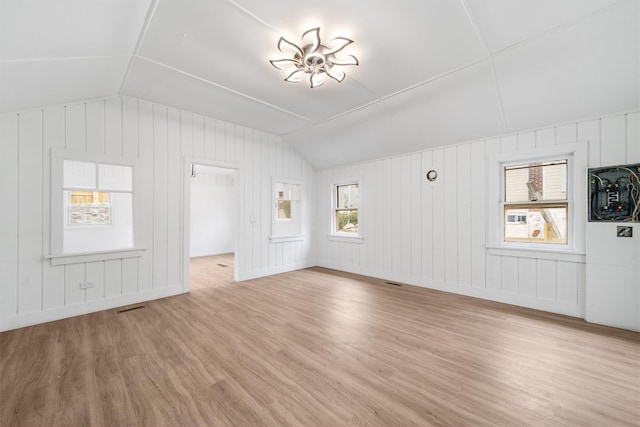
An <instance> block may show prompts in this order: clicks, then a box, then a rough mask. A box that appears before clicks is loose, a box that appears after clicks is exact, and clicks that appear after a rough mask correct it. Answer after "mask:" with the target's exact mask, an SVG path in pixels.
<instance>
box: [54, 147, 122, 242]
mask: <svg viewBox="0 0 640 427" xmlns="http://www.w3.org/2000/svg"><path fill="white" fill-rule="evenodd" d="M62 174H63V178H62V187H63V188H62V190H63V204H62V208H63V215H62V220H63V221H62V222H63V224H64V225H63V231H62V252H63V253H65V254H68V253H86V252H94V251H106V250H114V249H124V248H131V247H133V168H132V167H131V166H123V165H113V164H103V163H96V162H87V161H75V160H67V159H65V160H64V161H63V165H62Z"/></svg>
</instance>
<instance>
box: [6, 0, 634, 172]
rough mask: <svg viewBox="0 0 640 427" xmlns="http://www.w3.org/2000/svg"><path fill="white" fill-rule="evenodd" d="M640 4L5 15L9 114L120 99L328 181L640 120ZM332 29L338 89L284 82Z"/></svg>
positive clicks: (114, 9) (67, 3) (47, 6)
mask: <svg viewBox="0 0 640 427" xmlns="http://www.w3.org/2000/svg"><path fill="white" fill-rule="evenodd" d="M639 2H640V0H455V1H454V0H399V1H396V2H390V1H377V2H372V1H371V0H369V1H367V0H351V1H344V0H324V1H321V2H301V1H295V0H271V1H264V0H262V1H260V0H60V1H55V2H53V1H50V0H0V113H2V112H10V111H19V110H23V109H28V108H33V107H40V106H44V105H50V104H60V103H65V102H72V101H77V100H84V99H90V98H97V97H102V96H109V95H116V94H120V95H124V96H131V97H135V98H140V99H144V100H148V101H152V102H156V103H161V104H164V105H168V106H172V107H176V108H180V109H184V110H187V111H192V112H196V113H200V114H203V115H207V116H211V117H215V118H219V119H222V120H226V121H230V122H234V123H238V124H241V125H244V126H248V127H252V128H255V129H259V130H263V131H266V132H269V133H273V134H277V135H281V136H282V137H283V138H284V139H285V140H286V141H288V142H289V143H290V144H291V145H292V146H293V147H294V148H295V149H296V150H297V151H298V152H299V153H300V154H301V155H302V156H303V157H305V158H306V159H307V160H308V161H309V162H310V163H311V164H312V165H313V166H314V167H316V168H320V169H322V168H327V167H332V166H336V165H341V164H347V163H352V162H357V161H363V160H367V159H372V158H379V157H384V156H389V155H395V154H400V153H405V152H411V151H416V150H420V149H425V148H429V147H434V146H442V145H446V144H451V143H457V142H461V141H464V140H468V139H475V138H482V137H486V136H492V135H497V134H501V133H506V132H514V131H518V130H522V129H528V128H535V127H540V126H545V125H550V124H554V123H558V122H563V121H568V120H573V119H579V118H585V117H593V116H598V115H604V114H608V113H613V112H620V111H625V110H631V109H636V108H638V107H639V106H640V66H639V60H640V32H639V24H640V10H639V9H640V7H639ZM318 26H319V27H320V28H321V32H320V35H321V38H322V40H323V41H324V42H327V44H328V42H329V40H331V39H333V38H334V37H337V36H343V37H348V38H350V39H353V40H354V41H355V42H354V43H353V44H352V45H350V46H348V47H347V48H345V52H347V53H351V54H354V55H355V56H357V57H358V60H359V62H360V65H359V66H349V67H344V68H343V70H344V71H345V72H346V74H347V77H346V79H345V80H344V81H343V82H342V83H338V82H336V81H333V80H328V81H327V82H326V83H325V84H324V85H323V86H321V87H319V88H314V89H311V88H310V87H309V84H308V82H307V81H305V82H303V83H288V82H285V81H283V79H284V77H286V73H285V72H284V71H281V70H277V69H275V68H273V67H272V66H271V65H270V64H269V62H268V61H269V59H277V58H282V57H283V55H282V54H281V53H280V52H279V51H278V49H277V47H276V44H277V41H278V39H279V38H280V36H285V37H286V38H287V39H288V40H290V41H292V42H294V43H300V42H301V36H302V33H304V32H305V31H306V30H308V29H311V28H314V27H318Z"/></svg>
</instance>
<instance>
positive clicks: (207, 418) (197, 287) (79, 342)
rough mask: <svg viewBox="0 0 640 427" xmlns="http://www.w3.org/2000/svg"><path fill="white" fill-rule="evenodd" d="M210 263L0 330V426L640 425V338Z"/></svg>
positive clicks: (396, 290) (422, 296) (311, 272)
mask: <svg viewBox="0 0 640 427" xmlns="http://www.w3.org/2000/svg"><path fill="white" fill-rule="evenodd" d="M209 261H214V262H213V263H211V262H209V263H207V259H197V260H194V264H193V265H192V277H193V278H192V291H191V293H190V294H185V295H180V296H176V297H171V298H165V299H162V300H157V301H152V302H148V303H145V304H144V308H140V309H136V310H131V311H127V312H122V313H118V311H119V310H109V311H104V312H100V313H95V314H90V315H86V316H81V317H76V318H72V319H67V320H62V321H58V322H52V323H48V324H43V325H38V326H34V327H29V328H23V329H19V330H15V331H9V332H4V333H2V334H0V397H1V399H0V405H1V407H0V425H2V426H154V427H155V426H239V425H245V426H345V427H347V426H430V425H450V426H483V425H491V426H527V425H531V426H556V425H559V426H638V425H640V334H637V333H632V332H628V331H621V330H618V329H613V328H606V327H600V326H595V325H589V324H586V323H584V322H582V321H580V320H577V319H571V318H567V317H563V316H556V315H551V314H545V313H541V312H537V311H533V310H527V309H523V308H517V307H511V306H507V305H503V304H498V303H492V302H488V301H482V300H477V299H472V298H467V297H462V296H457V295H451V294H446V293H442V292H437V291H432V290H428V289H422V288H418V287H412V286H406V285H405V286H394V285H390V284H386V283H385V282H384V281H381V280H377V279H371V278H367V277H362V276H356V275H351V274H346V273H338V272H334V271H330V270H325V269H321V268H312V269H307V270H302V271H296V272H292V273H287V274H281V275H277V276H272V277H267V278H262V279H257V280H251V281H247V282H242V283H235V282H233V281H232V277H233V259H232V257H231V258H230V259H226V260H223V261H220V260H216V259H210V260H209ZM198 263H199V264H198ZM218 263H221V264H225V265H227V267H220V266H216V265H215V264H218Z"/></svg>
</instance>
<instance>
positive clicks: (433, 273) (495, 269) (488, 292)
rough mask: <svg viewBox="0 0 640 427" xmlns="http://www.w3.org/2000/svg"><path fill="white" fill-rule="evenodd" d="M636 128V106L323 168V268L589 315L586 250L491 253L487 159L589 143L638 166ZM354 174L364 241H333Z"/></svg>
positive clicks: (602, 158)
mask: <svg viewBox="0 0 640 427" xmlns="http://www.w3.org/2000/svg"><path fill="white" fill-rule="evenodd" d="M639 130H640V114H639V113H637V112H633V113H628V114H618V115H614V116H610V117H604V118H599V119H593V120H591V119H590V120H584V121H578V122H575V123H569V124H565V125H561V126H554V127H549V128H543V129H537V130H533V131H527V132H522V133H517V134H510V135H505V136H502V137H499V138H491V139H486V140H479V141H471V142H467V143H463V144H458V145H456V146H449V147H443V148H437V149H432V150H427V151H423V152H418V153H413V154H408V155H403V156H398V157H393V158H386V159H379V160H375V161H370V162H366V163H360V164H355V165H350V166H345V167H340V168H335V169H329V170H323V171H318V173H317V186H318V187H317V200H318V201H317V205H318V206H324V208H323V209H319V211H318V213H317V219H318V224H317V239H316V245H317V246H316V247H317V262H318V265H320V266H324V267H328V268H334V269H339V270H345V271H350V272H354V273H361V274H367V275H371V276H375V277H380V278H383V279H387V280H392V281H398V282H404V283H409V284H414V285H419V286H426V287H430V288H436V289H442V290H446V291H450V292H456V293H460V294H465V295H471V296H476V297H480V298H486V299H491V300H496V301H502V302H507V303H511V304H517V305H521V306H525V307H532V308H537V309H542V310H547V311H552V312H557V313H563V314H568V315H572V316H578V317H584V292H585V261H584V257H581V259H580V260H571V259H567V258H566V257H560V256H558V257H555V256H554V255H547V256H544V255H540V256H532V255H531V254H526V255H525V256H522V254H519V253H518V252H515V251H514V252H513V253H505V254H500V255H495V254H492V255H490V254H488V253H487V248H486V246H487V244H488V239H487V224H488V221H491V220H492V219H491V218H487V214H486V212H487V203H493V202H494V201H488V200H487V198H488V189H487V174H486V168H487V158H488V157H489V156H491V155H492V154H496V153H506V152H509V151H525V150H532V149H533V150H535V149H536V148H542V147H548V146H551V145H557V144H564V143H569V142H578V141H582V142H585V143H587V142H586V141H588V163H589V166H590V167H596V166H604V165H613V164H622V163H637V162H640V141H639V140H638V132H639ZM429 169H435V170H437V171H438V173H439V175H438V180H437V181H436V183H437V184H429V183H428V182H427V181H426V179H425V174H426V172H427V171H428V170H429ZM584 176H585V179H586V172H585V175H584ZM352 177H361V179H362V181H361V182H362V194H363V196H362V204H361V213H360V218H361V221H362V223H363V225H362V227H361V229H362V230H363V233H364V243H361V244H360V243H345V242H343V241H334V240H329V239H327V235H328V234H329V232H330V224H331V218H330V212H331V211H330V206H331V198H330V197H331V185H332V183H333V182H334V181H339V180H342V179H344V178H352ZM497 202H498V201H497V200H496V201H495V203H497ZM578 209H581V208H578ZM585 215H586V213H585ZM496 220H497V219H496ZM577 233H580V235H581V236H580V238H578V240H580V241H582V242H584V234H585V230H584V229H580V230H577ZM569 258H570V257H569ZM576 258H580V257H576Z"/></svg>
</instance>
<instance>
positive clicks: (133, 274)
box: [122, 258, 138, 295]
mask: <svg viewBox="0 0 640 427" xmlns="http://www.w3.org/2000/svg"><path fill="white" fill-rule="evenodd" d="M136 292H138V258H127V259H123V260H122V295H130V294H135V293H136Z"/></svg>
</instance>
